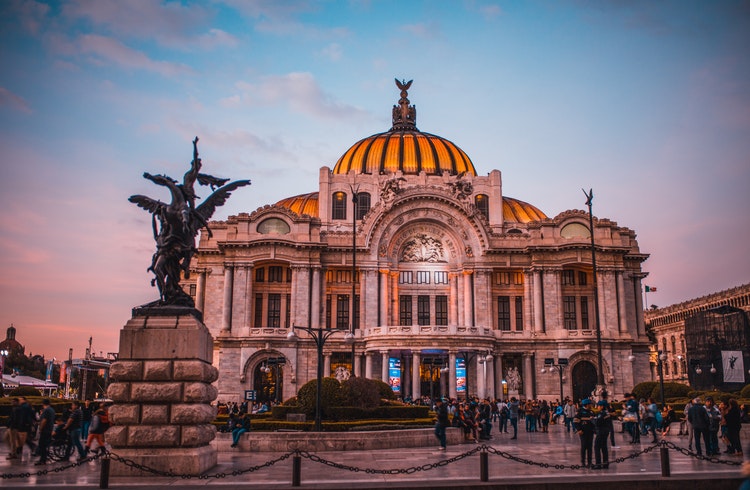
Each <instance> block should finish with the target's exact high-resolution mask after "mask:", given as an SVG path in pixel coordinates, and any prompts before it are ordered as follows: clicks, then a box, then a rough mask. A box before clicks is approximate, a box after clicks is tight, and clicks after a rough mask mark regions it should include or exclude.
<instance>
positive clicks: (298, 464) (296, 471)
mask: <svg viewBox="0 0 750 490" xmlns="http://www.w3.org/2000/svg"><path fill="white" fill-rule="evenodd" d="M301 475H302V458H301V457H299V456H292V486H293V487H298V486H300V480H301V478H300V477H301Z"/></svg>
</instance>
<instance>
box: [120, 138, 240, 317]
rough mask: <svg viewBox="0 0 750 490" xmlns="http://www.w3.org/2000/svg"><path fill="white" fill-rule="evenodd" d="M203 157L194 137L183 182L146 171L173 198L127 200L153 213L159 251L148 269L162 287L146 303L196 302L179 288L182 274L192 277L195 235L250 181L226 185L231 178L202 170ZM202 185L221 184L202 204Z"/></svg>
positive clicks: (146, 174) (180, 304)
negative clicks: (154, 298) (197, 202)
mask: <svg viewBox="0 0 750 490" xmlns="http://www.w3.org/2000/svg"><path fill="white" fill-rule="evenodd" d="M201 166H202V164H201V159H200V158H198V138H197V137H196V138H195V140H193V161H192V162H191V165H190V169H189V170H188V171H187V172H186V173H185V175H184V177H183V182H182V184H178V183H177V181H176V180H174V179H172V178H171V177H169V176H166V175H151V174H150V173H148V172H145V173H144V174H143V177H144V178H145V179H148V180H150V181H151V182H153V183H154V184H156V185H160V186H163V187H166V188H167V189H169V191H170V194H171V197H172V200H171V202H170V203H164V202H161V201H159V200H157V199H152V198H150V197H147V196H143V195H138V194H137V195H133V196H130V197H129V198H128V200H129V201H130V202H132V203H134V204H136V205H138V207H141V208H143V209H145V210H146V211H148V212H150V213H151V215H152V217H151V227H152V230H153V234H154V240H155V241H156V252H154V255H153V257H152V259H151V265H150V266H149V268H148V269H147V270H148V271H149V272H152V273H153V274H154V278H153V279H152V280H151V285H152V286H156V287H157V288H158V289H159V299H158V300H157V301H154V302H152V303H150V304H148V305H147V306H167V305H170V306H188V307H194V306H195V303H194V301H193V299H192V298H191V297H190V295H188V294H186V293H185V292H184V291H183V290H182V288H181V287H180V274H181V273H183V274H184V275H185V278H189V277H190V261H191V259H192V257H193V255H194V254H195V252H196V251H197V248H196V246H195V238H196V236H197V235H198V232H199V231H200V229H201V228H202V227H205V228H206V231H207V232H208V234H209V236H211V229H210V228H209V227H208V223H207V222H208V220H209V219H211V216H213V214H214V212H215V211H216V208H217V207H219V206H222V205H224V203H225V202H226V200H227V199H228V198H229V196H230V195H231V192H232V191H233V190H235V189H237V188H239V187H243V186H246V185H249V184H250V181H249V180H238V181H235V182H232V183H230V184H226V182H227V181H228V180H229V179H219V178H217V177H214V176H212V175H207V174H202V173H200V169H201ZM196 181H197V182H198V183H199V184H201V185H210V186H211V188H212V189H213V188H215V187H216V186H219V188H218V189H217V190H216V191H214V192H213V194H211V195H210V196H209V197H208V198H207V199H206V200H205V201H204V202H203V203H202V204H201V205H200V206H197V207H196V205H195V200H196V199H200V197H199V196H197V195H196V193H195V188H194V185H195V182H196Z"/></svg>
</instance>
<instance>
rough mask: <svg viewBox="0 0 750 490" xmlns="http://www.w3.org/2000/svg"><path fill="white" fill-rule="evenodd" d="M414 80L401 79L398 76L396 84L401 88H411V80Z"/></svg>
mask: <svg viewBox="0 0 750 490" xmlns="http://www.w3.org/2000/svg"><path fill="white" fill-rule="evenodd" d="M413 81H414V80H409V81H408V82H407V81H406V80H404V81H401V80H399V79H398V78H396V86H397V87H398V88H399V89H401V90H409V87H411V82H413Z"/></svg>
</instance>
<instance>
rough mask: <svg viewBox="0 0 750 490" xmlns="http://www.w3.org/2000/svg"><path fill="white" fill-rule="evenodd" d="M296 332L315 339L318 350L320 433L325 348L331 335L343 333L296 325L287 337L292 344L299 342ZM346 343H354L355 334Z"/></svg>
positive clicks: (317, 429)
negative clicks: (300, 331)
mask: <svg viewBox="0 0 750 490" xmlns="http://www.w3.org/2000/svg"><path fill="white" fill-rule="evenodd" d="M295 330H302V331H303V332H306V333H307V335H309V336H310V338H312V339H313V341H314V342H315V346H316V347H317V348H318V374H317V384H316V393H315V432H320V431H321V427H322V426H321V417H320V394H321V391H322V390H321V384H322V380H323V346H324V345H325V343H326V340H328V338H329V337H330V336H331V335H333V334H335V333H336V332H341V331H342V330H332V329H325V330H323V327H318V328H311V327H298V326H296V325H294V326H292V329H291V330H290V331H289V333H288V334H287V335H286V339H287V340H290V341H292V342H296V341H297V340H299V337H298V336H297V332H295ZM344 341H345V342H346V343H347V344H351V343H352V342H354V334H353V333H351V332H347V333H346V335H345V336H344Z"/></svg>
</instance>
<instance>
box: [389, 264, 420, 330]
mask: <svg viewBox="0 0 750 490" xmlns="http://www.w3.org/2000/svg"><path fill="white" fill-rule="evenodd" d="M388 284H389V293H388V298H389V299H390V301H391V308H390V309H391V312H390V313H391V323H390V324H391V325H400V323H401V320H400V318H399V316H400V315H399V311H398V304H399V297H398V272H391V273H390V274H388ZM412 318H414V316H413V315H412Z"/></svg>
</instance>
